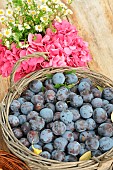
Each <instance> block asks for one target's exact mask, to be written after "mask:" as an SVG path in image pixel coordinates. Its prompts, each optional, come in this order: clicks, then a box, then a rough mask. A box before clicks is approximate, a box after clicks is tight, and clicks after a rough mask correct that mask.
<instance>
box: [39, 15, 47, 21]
mask: <svg viewBox="0 0 113 170" xmlns="http://www.w3.org/2000/svg"><path fill="white" fill-rule="evenodd" d="M40 20H41V21H42V22H47V21H48V17H46V16H44V17H40Z"/></svg>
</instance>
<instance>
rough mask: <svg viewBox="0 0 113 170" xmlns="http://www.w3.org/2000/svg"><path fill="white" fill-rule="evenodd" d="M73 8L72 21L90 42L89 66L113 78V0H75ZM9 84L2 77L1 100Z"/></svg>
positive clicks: (0, 2)
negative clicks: (90, 58) (90, 60)
mask: <svg viewBox="0 0 113 170" xmlns="http://www.w3.org/2000/svg"><path fill="white" fill-rule="evenodd" d="M63 1H64V2H65V0H63ZM4 6H5V0H0V8H1V7H4ZM71 9H72V10H73V15H72V16H71V17H70V21H71V22H72V23H73V24H75V25H76V27H77V29H78V30H79V35H81V36H82V37H83V38H84V40H86V41H88V43H89V48H90V51H91V55H92V57H93V61H92V62H91V63H90V64H89V67H90V68H91V69H92V70H95V71H98V72H100V73H102V74H104V75H106V76H108V77H109V78H111V79H112V80H113V0H74V1H73V4H72V5H71ZM7 84H8V81H7V79H2V78H0V100H1V99H2V98H3V96H4V93H6V91H7Z"/></svg>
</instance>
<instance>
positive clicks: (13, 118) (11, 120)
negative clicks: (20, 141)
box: [8, 115, 19, 127]
mask: <svg viewBox="0 0 113 170" xmlns="http://www.w3.org/2000/svg"><path fill="white" fill-rule="evenodd" d="M8 121H9V124H10V125H11V127H17V126H18V125H19V119H18V117H17V116H14V115H9V117H8Z"/></svg>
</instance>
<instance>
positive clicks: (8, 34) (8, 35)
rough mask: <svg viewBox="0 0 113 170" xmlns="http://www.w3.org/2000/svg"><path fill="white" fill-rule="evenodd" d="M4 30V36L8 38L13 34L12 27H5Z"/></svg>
mask: <svg viewBox="0 0 113 170" xmlns="http://www.w3.org/2000/svg"><path fill="white" fill-rule="evenodd" d="M3 32H4V36H6V37H8V38H9V37H10V36H11V35H12V31H11V29H4V31H3Z"/></svg>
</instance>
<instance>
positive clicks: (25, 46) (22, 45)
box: [18, 42, 29, 48]
mask: <svg viewBox="0 0 113 170" xmlns="http://www.w3.org/2000/svg"><path fill="white" fill-rule="evenodd" d="M18 45H19V47H21V48H27V47H28V46H29V44H23V43H21V42H19V44H18Z"/></svg>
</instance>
